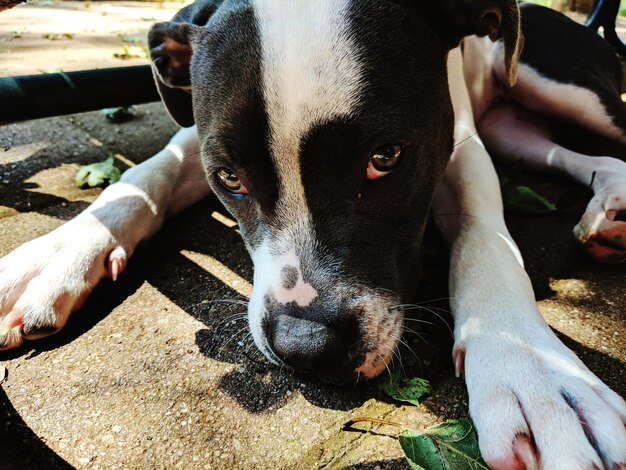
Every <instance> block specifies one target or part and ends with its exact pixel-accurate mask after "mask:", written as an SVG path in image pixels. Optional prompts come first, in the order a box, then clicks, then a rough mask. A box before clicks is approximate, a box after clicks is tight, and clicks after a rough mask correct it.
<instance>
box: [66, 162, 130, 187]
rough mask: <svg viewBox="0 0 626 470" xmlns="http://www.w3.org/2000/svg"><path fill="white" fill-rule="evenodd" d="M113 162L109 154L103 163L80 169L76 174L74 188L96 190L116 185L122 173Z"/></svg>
mask: <svg viewBox="0 0 626 470" xmlns="http://www.w3.org/2000/svg"><path fill="white" fill-rule="evenodd" d="M113 162H114V158H113V155H111V154H109V157H108V158H107V159H106V160H104V161H103V162H100V163H94V164H92V165H86V166H82V167H80V169H79V170H78V173H76V186H78V187H79V188H85V187H88V188H96V187H98V186H105V185H108V184H113V183H117V182H118V181H119V180H120V177H121V176H122V173H121V172H120V170H119V169H118V168H117V167H116V166H115V165H114V164H113Z"/></svg>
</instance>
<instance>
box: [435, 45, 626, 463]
mask: <svg viewBox="0 0 626 470" xmlns="http://www.w3.org/2000/svg"><path fill="white" fill-rule="evenodd" d="M461 61H462V58H461V55H460V52H459V51H458V50H455V51H453V52H452V53H451V55H450V63H449V67H450V85H451V93H452V98H453V104H454V108H455V115H456V128H455V134H456V135H455V138H456V141H457V142H458V143H459V144H458V145H457V147H456V150H455V151H454V153H453V155H452V159H451V161H450V164H449V167H448V169H447V171H446V174H445V176H444V181H443V182H442V184H441V186H440V187H439V188H438V190H437V193H436V195H435V201H434V205H433V211H434V214H435V218H436V220H437V223H438V226H439V228H440V229H441V231H442V233H443V235H444V236H445V238H446V240H447V241H448V243H449V245H450V248H451V261H450V262H451V266H450V291H451V292H450V295H451V305H452V310H453V314H454V319H455V347H454V354H453V356H454V362H455V365H456V368H457V372H458V373H459V374H460V373H461V372H462V371H463V369H464V371H465V379H466V383H467V387H468V391H469V397H470V403H469V407H470V414H471V416H472V418H473V420H474V423H475V425H476V429H477V431H478V434H479V438H480V448H481V452H482V454H483V456H484V458H485V460H486V461H487V463H488V464H489V465H490V466H491V467H493V468H498V469H523V468H538V467H539V466H540V467H541V468H544V469H565V468H567V469H592V468H598V469H600V468H609V469H613V468H621V467H618V466H619V465H626V430H625V428H624V422H625V420H626V403H624V401H623V400H622V399H621V398H620V397H619V396H618V395H617V394H615V393H614V392H613V391H611V390H610V389H609V388H608V387H607V386H606V385H604V384H603V383H602V382H601V381H600V380H599V379H598V378H597V377H596V376H595V375H594V374H593V373H592V372H591V371H590V370H589V369H588V368H587V367H585V365H584V364H583V363H582V362H581V361H580V360H579V359H578V358H577V357H576V356H575V355H574V353H572V352H571V351H570V350H569V349H567V348H566V347H565V346H564V345H563V344H562V343H561V342H560V341H559V340H558V338H557V337H556V336H555V335H554V333H553V332H552V330H551V329H550V328H549V327H548V325H547V324H546V322H545V321H544V319H543V318H542V317H541V314H540V313H539V311H538V309H537V306H536V303H535V299H534V293H533V290H532V286H531V283H530V280H529V279H528V276H527V274H526V272H525V271H524V268H523V264H522V259H521V256H520V253H519V251H518V249H517V247H516V245H515V242H514V241H513V240H512V238H511V236H510V234H509V232H508V230H507V228H506V226H505V223H504V218H503V214H502V200H501V196H500V189H499V184H498V178H497V175H496V173H495V170H494V168H493V165H492V163H491V160H490V158H489V155H488V153H487V151H486V149H485V147H484V146H483V144H482V142H481V140H480V138H478V136H477V134H476V129H475V125H474V120H473V116H472V108H471V104H470V101H469V97H468V95H467V91H466V87H465V81H464V79H463V74H462V68H461V67H462V65H461Z"/></svg>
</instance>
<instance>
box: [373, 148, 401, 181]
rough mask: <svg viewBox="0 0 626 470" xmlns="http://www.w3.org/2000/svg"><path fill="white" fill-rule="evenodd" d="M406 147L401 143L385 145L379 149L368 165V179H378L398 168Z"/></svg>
mask: <svg viewBox="0 0 626 470" xmlns="http://www.w3.org/2000/svg"><path fill="white" fill-rule="evenodd" d="M403 151H404V149H403V148H402V146H401V145H385V146H384V147H381V148H379V149H377V150H376V151H375V152H374V154H373V155H372V157H371V158H370V161H369V163H368V165H367V179H368V180H377V179H380V178H382V177H384V176H387V175H388V174H389V173H391V172H392V171H393V170H395V169H396V167H397V166H398V164H399V163H400V160H402V154H403Z"/></svg>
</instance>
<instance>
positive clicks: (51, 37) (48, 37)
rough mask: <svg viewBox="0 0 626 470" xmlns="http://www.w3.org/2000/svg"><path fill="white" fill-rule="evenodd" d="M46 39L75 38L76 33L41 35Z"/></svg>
mask: <svg viewBox="0 0 626 470" xmlns="http://www.w3.org/2000/svg"><path fill="white" fill-rule="evenodd" d="M41 37H42V38H44V39H49V40H50V41H58V40H59V39H74V33H46V34H42V35H41Z"/></svg>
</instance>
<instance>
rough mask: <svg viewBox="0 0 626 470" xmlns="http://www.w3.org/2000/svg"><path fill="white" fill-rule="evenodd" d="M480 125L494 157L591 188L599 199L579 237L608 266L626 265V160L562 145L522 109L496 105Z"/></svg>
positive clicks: (576, 231)
mask: <svg viewBox="0 0 626 470" xmlns="http://www.w3.org/2000/svg"><path fill="white" fill-rule="evenodd" d="M478 126H479V129H481V130H480V136H481V139H482V140H483V142H484V143H485V145H486V146H487V149H488V150H489V152H490V153H491V154H492V155H493V156H494V157H496V158H499V159H502V160H505V161H510V162H515V161H520V160H522V161H523V163H524V165H526V166H528V167H530V168H532V169H535V170H539V171H547V172H552V173H558V174H561V175H565V176H567V177H570V178H572V179H574V180H575V181H578V182H579V183H581V184H583V185H587V186H588V185H591V187H592V189H593V191H594V197H593V199H592V200H591V202H590V203H589V206H588V207H587V210H586V212H585V214H584V215H583V217H582V219H581V221H580V223H579V224H578V225H577V226H576V227H575V228H574V234H575V236H576V238H577V239H578V240H579V241H580V242H581V243H582V244H583V245H584V246H585V248H586V249H587V251H588V252H589V253H590V254H591V255H592V256H593V257H594V258H596V259H598V260H600V261H603V262H607V263H618V262H623V261H626V163H625V162H623V161H621V160H618V159H616V158H611V157H597V156H588V155H583V154H580V153H577V152H573V151H571V150H568V149H566V148H564V147H562V146H560V145H558V144H556V143H555V142H553V141H552V140H551V137H550V132H549V130H548V127H547V126H546V125H544V124H543V123H542V119H541V118H540V117H538V116H537V115H535V114H534V113H532V112H529V111H527V110H525V109H522V108H520V107H518V106H516V105H497V106H494V107H493V108H492V109H490V110H489V111H487V112H486V113H485V114H484V115H483V117H482V119H481V122H480V123H479V125H478Z"/></svg>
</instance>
